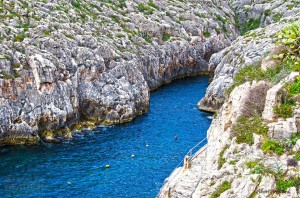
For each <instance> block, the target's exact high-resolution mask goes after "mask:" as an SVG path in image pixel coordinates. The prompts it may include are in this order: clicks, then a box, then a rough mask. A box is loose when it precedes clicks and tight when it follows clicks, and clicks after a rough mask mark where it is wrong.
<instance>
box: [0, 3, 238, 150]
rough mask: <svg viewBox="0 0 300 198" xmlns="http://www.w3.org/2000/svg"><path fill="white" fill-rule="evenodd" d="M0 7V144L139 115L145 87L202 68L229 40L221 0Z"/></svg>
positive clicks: (229, 24)
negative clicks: (212, 0) (12, 12)
mask: <svg viewBox="0 0 300 198" xmlns="http://www.w3.org/2000/svg"><path fill="white" fill-rule="evenodd" d="M0 10H3V11H1V12H0V16H1V17H0V22H1V23H0V115H1V117H0V144H7V143H9V142H10V141H11V140H12V139H13V140H14V141H12V144H16V143H18V142H19V143H20V144H23V143H24V140H26V139H32V141H30V142H36V141H38V140H39V139H40V138H42V139H46V137H51V138H48V139H53V138H55V136H64V135H67V134H68V135H67V136H68V137H69V127H71V128H72V127H73V126H75V128H78V127H79V126H80V125H81V126H83V125H88V126H91V125H94V124H117V123H122V122H127V121H130V120H132V119H133V118H134V117H136V116H137V115H140V114H142V113H143V112H146V111H147V109H148V106H149V91H150V90H153V89H156V88H158V87H159V86H161V85H162V84H164V83H169V82H171V81H172V80H173V79H175V78H179V77H184V76H189V75H196V74H201V73H207V72H208V70H209V69H208V65H209V64H208V62H209V58H210V57H211V55H212V54H214V53H216V52H219V51H220V50H222V49H224V48H225V47H227V46H229V45H230V44H231V42H232V41H233V40H234V39H235V38H236V37H237V36H238V30H237V28H236V27H235V25H234V18H235V14H234V12H233V11H232V10H231V8H230V7H229V5H228V3H227V2H224V1H222V2H211V1H203V2H202V3H199V2H195V1H185V2H183V1H178V2H177V1H176V2H173V1H156V0H154V1H153V2H152V4H150V3H149V1H146V0H138V1H125V2H121V1H120V2H119V1H112V2H110V1H105V2H104V1H96V0H88V1H76V0H72V1H65V0H63V1H57V0H54V1H48V0H46V1H36V0H34V1H33V0H29V1H26V2H24V1H3V2H1V3H0ZM11 10H13V11H14V13H15V14H12V15H11V14H10V11H11ZM216 15H217V16H218V17H217V18H216V17H215V16H216ZM225 21H226V23H225ZM80 122H84V123H85V124H84V123H81V124H80ZM31 137H32V138H31ZM18 140H19V141H18Z"/></svg>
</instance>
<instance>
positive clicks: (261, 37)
mask: <svg viewBox="0 0 300 198" xmlns="http://www.w3.org/2000/svg"><path fill="white" fill-rule="evenodd" d="M295 20H296V17H295ZM288 24H289V23H285V22H280V23H276V24H271V25H268V26H266V27H265V28H263V29H257V30H254V31H252V32H251V33H250V34H247V35H245V36H244V37H239V38H237V40H236V41H234V42H233V43H232V45H231V46H230V47H227V48H225V49H223V50H222V51H220V52H219V53H217V54H214V55H213V56H212V58H211V59H210V62H209V65H210V68H211V69H213V70H214V78H213V80H212V82H211V83H210V85H209V86H208V88H207V90H206V94H205V97H204V98H202V99H201V100H200V101H199V103H198V108H199V109H201V110H205V111H212V112H216V111H217V110H218V109H220V107H221V106H222V104H223V103H224V101H225V100H226V98H227V97H226V95H225V91H226V90H227V89H228V88H229V87H230V86H231V85H232V83H233V78H234V76H235V75H236V74H237V73H238V71H239V69H240V68H243V67H245V66H248V65H253V64H259V65H260V64H261V61H262V60H263V59H264V57H265V56H266V54H268V53H269V52H270V51H272V50H273V48H274V47H275V43H276V40H275V39H274V37H273V36H274V35H275V34H276V32H278V31H279V30H281V29H282V27H283V26H286V25H288ZM211 72H212V71H211Z"/></svg>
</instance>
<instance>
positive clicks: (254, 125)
mask: <svg viewBox="0 0 300 198" xmlns="http://www.w3.org/2000/svg"><path fill="white" fill-rule="evenodd" d="M267 132H268V128H267V127H266V126H265V125H264V124H263V121H262V119H261V118H258V117H255V118H246V117H244V116H241V117H239V118H238V120H237V122H236V123H235V124H234V125H233V127H232V135H233V136H236V143H238V144H240V143H247V144H249V145H252V144H253V143H254V139H253V133H256V134H259V135H264V136H266V134H267Z"/></svg>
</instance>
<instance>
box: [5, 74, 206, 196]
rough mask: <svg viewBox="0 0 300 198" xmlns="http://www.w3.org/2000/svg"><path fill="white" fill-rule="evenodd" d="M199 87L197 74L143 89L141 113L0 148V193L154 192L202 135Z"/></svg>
mask: <svg viewBox="0 0 300 198" xmlns="http://www.w3.org/2000/svg"><path fill="white" fill-rule="evenodd" d="M207 85H208V77H204V76H200V77H193V78H188V79H183V80H177V81H174V82H173V83H172V84H169V85H165V86H163V87H161V88H160V89H158V90H157V91H154V92H151V101H150V111H149V112H148V113H147V114H145V115H143V116H140V117H138V118H136V119H135V120H134V121H132V122H130V123H126V124H122V125H118V126H112V127H99V128H97V129H95V130H93V131H90V132H88V133H86V134H85V135H84V136H82V137H77V138H76V139H75V140H72V141H70V142H66V143H63V144H53V145H47V146H19V147H2V148H0V197H105V198H109V197H114V198H115V197H150V198H151V197H155V196H156V194H157V193H158V192H159V189H160V187H161V186H162V184H163V182H164V179H165V178H166V177H168V176H169V174H170V173H171V172H172V171H173V169H174V168H176V166H177V165H178V164H179V162H180V161H181V160H182V159H183V157H184V155H185V154H186V153H187V152H188V150H189V149H190V148H192V147H193V146H194V145H196V144H197V143H198V142H199V141H200V140H202V139H203V138H205V137H206V131H207V129H208V127H209V125H210V122H211V120H209V119H208V118H207V116H209V115H210V114H208V113H205V112H200V111H199V110H198V109H197V107H196V104H197V102H198V101H199V99H200V98H201V97H203V96H204V94H205V89H206V87H207ZM175 135H177V136H178V139H177V140H176V141H175V140H174V136H175ZM146 145H149V146H148V147H146ZM131 155H135V157H133V158H132V157H131ZM106 164H109V165H110V168H108V169H106V168H105V166H106ZM68 182H71V185H68Z"/></svg>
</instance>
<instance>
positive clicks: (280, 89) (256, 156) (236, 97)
mask: <svg viewBox="0 0 300 198" xmlns="http://www.w3.org/2000/svg"><path fill="white" fill-rule="evenodd" d="M247 2H248V3H247ZM249 2H250V1H241V2H238V1H237V2H230V6H232V8H233V9H234V10H235V11H236V12H237V13H239V12H241V10H243V9H246V8H247V9H248V13H249V15H250V16H261V17H262V18H260V20H259V22H260V23H259V25H258V26H260V28H258V29H256V30H253V31H249V32H247V33H246V34H245V35H244V36H241V37H239V38H237V40H236V41H234V42H233V43H232V45H231V46H229V47H227V48H225V49H224V50H222V51H220V52H219V53H216V54H214V55H213V56H212V57H211V59H210V62H209V66H210V68H211V69H212V70H214V77H213V80H212V82H211V84H210V85H209V87H208V89H207V93H206V96H205V98H203V99H202V100H201V101H200V102H199V104H198V106H199V108H200V109H204V110H208V111H214V112H216V114H215V118H214V120H213V122H212V125H211V127H210V128H209V130H208V132H207V139H208V143H207V145H206V146H205V147H203V148H202V149H201V150H200V151H198V152H196V153H195V155H193V160H192V161H191V166H190V168H185V169H184V168H182V167H180V168H177V169H176V170H175V171H174V172H173V173H172V174H171V175H170V177H169V178H167V179H166V181H165V184H164V186H163V187H162V189H161V192H160V193H159V195H158V197H212V198H214V197H224V198H228V197H232V198H237V197H238V198H245V197H248V198H253V197H257V198H263V197H286V198H288V197H295V198H296V197H300V189H299V186H300V175H299V172H300V163H299V161H300V135H299V134H300V133H299V132H300V111H299V109H300V108H299V104H300V100H299V94H300V83H299V82H300V77H299V71H300V53H299V46H300V45H299V42H300V25H299V22H300V20H299V14H298V13H296V12H295V11H294V10H293V9H294V8H295V9H296V10H298V9H299V8H297V7H299V2H297V4H296V6H295V4H293V3H295V1H284V2H281V3H279V2H278V1H276V3H275V2H273V3H270V2H267V1H264V2H263V1H261V2H260V3H259V1H255V2H251V3H249ZM256 3H258V4H256ZM271 7H273V9H272V10H274V11H278V12H280V11H282V14H280V16H282V17H283V18H280V19H278V21H277V22H275V21H274V22H271V24H268V23H269V22H270V19H271V18H272V17H271V18H270V16H272V15H273V16H274V15H275V16H277V14H272V13H270V12H269V11H268V12H267V13H266V9H270V8H271ZM284 7H286V9H284ZM261 13H263V14H261ZM289 14H290V15H289ZM265 15H268V16H265ZM264 16H265V17H264ZM278 16H279V15H278ZM284 16H285V17H284ZM244 17H245V16H242V19H243V18H244ZM248 22H249V21H248ZM295 22H296V23H295Z"/></svg>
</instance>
